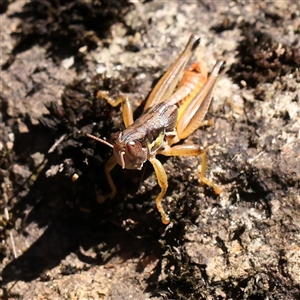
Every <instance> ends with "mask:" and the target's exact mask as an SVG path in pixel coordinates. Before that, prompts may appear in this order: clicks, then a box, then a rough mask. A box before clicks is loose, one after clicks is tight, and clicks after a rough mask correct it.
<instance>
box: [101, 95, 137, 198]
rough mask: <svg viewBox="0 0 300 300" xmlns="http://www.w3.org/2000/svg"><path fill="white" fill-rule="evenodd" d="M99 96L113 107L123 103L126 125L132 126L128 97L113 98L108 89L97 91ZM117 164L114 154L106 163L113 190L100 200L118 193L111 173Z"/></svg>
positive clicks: (123, 115)
mask: <svg viewBox="0 0 300 300" xmlns="http://www.w3.org/2000/svg"><path fill="white" fill-rule="evenodd" d="M97 97H98V98H103V99H105V100H106V101H107V102H108V103H109V104H110V105H111V106H113V107H116V106H118V105H119V104H121V107H122V117H123V121H124V124H125V127H126V128H127V127H128V126H130V125H131V124H132V123H133V111H132V106H131V104H130V102H129V99H128V98H127V97H125V96H123V95H121V96H119V97H118V98H117V99H112V98H111V97H109V95H108V92H107V91H99V92H98V93H97ZM116 165H117V161H116V158H115V156H114V155H112V156H111V157H110V159H109V160H108V161H107V162H106V164H105V175H106V179H107V181H108V183H109V186H110V188H111V192H110V194H108V195H105V196H101V197H99V200H98V202H104V201H105V200H106V199H107V198H110V199H112V198H113V197H114V196H115V195H116V193H117V188H116V186H115V184H114V181H113V179H112V177H111V175H110V172H111V171H112V170H113V169H114V167H115V166H116Z"/></svg>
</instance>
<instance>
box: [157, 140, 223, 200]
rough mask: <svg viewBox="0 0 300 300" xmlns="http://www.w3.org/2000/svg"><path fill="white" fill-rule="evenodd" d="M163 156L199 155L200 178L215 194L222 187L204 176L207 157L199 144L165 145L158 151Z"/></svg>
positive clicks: (220, 190)
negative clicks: (165, 146)
mask: <svg viewBox="0 0 300 300" xmlns="http://www.w3.org/2000/svg"><path fill="white" fill-rule="evenodd" d="M158 154H163V155H165V156H200V157H201V172H200V180H201V182H203V183H205V184H206V185H208V186H211V187H212V188H213V189H214V191H215V193H216V194H220V193H221V192H222V189H221V188H220V187H218V186H217V185H215V184H214V183H213V182H212V181H210V180H209V179H207V178H206V177H205V172H206V169H207V157H206V150H205V149H204V148H202V147H200V146H199V145H175V146H173V147H167V148H165V149H164V150H161V151H159V152H158Z"/></svg>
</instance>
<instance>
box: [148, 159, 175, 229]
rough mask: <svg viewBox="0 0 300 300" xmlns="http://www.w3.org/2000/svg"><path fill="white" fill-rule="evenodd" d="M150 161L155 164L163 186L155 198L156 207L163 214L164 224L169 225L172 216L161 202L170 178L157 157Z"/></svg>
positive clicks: (159, 182)
mask: <svg viewBox="0 0 300 300" xmlns="http://www.w3.org/2000/svg"><path fill="white" fill-rule="evenodd" d="M149 161H150V162H151V164H152V165H153V168H154V171H155V174H156V177H157V180H158V184H159V186H160V188H161V191H160V193H159V194H158V196H157V197H156V199H155V203H156V207H157V210H158V211H159V212H160V214H161V221H162V222H163V224H166V225H167V224H169V223H170V217H169V216H168V215H167V214H166V212H165V210H164V208H163V206H162V204H161V200H162V198H163V197H164V195H165V193H166V191H167V188H168V178H167V175H166V171H165V169H164V167H163V165H162V164H161V162H160V161H159V160H158V159H157V158H155V157H153V158H150V159H149Z"/></svg>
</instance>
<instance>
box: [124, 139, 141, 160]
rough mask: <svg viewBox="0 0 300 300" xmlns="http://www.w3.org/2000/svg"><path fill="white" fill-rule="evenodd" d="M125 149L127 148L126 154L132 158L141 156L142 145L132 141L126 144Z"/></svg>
mask: <svg viewBox="0 0 300 300" xmlns="http://www.w3.org/2000/svg"><path fill="white" fill-rule="evenodd" d="M126 148H127V151H128V154H129V155H131V156H133V157H139V156H141V154H142V153H141V151H142V145H141V143H140V142H134V141H131V142H128V143H127V144H126Z"/></svg>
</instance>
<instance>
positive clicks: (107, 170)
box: [97, 155, 117, 203]
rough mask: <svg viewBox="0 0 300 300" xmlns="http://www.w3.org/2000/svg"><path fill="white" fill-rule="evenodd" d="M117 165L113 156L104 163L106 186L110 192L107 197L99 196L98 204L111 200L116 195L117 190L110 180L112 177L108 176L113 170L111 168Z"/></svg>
mask: <svg viewBox="0 0 300 300" xmlns="http://www.w3.org/2000/svg"><path fill="white" fill-rule="evenodd" d="M116 165H117V160H116V158H115V156H114V155H112V156H111V157H110V158H109V160H108V161H107V162H106V164H105V176H106V179H107V181H108V184H109V186H110V188H111V192H110V193H109V194H107V195H104V196H103V195H101V196H99V197H98V199H97V201H98V202H99V203H103V202H104V201H105V200H106V199H107V198H110V199H112V198H113V197H114V196H115V195H116V193H117V188H116V186H115V184H114V181H113V180H112V177H111V175H110V172H111V171H112V170H113V168H114V167H115V166H116Z"/></svg>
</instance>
